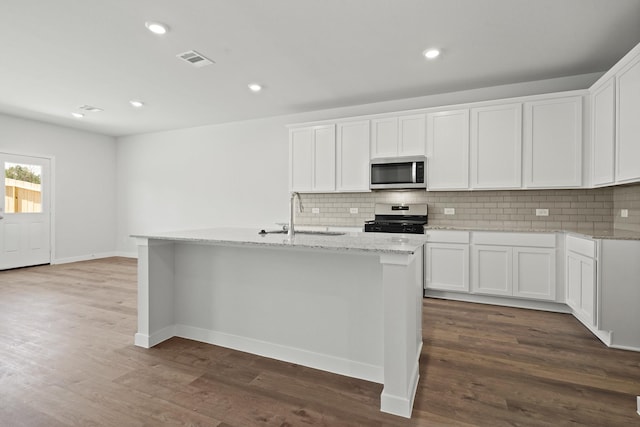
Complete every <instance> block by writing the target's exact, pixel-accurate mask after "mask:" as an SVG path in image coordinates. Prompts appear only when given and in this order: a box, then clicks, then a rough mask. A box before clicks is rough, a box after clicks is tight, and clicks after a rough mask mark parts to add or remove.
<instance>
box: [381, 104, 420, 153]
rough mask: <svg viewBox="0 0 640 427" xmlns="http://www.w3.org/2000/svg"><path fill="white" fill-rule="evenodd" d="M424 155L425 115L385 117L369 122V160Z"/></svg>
mask: <svg viewBox="0 0 640 427" xmlns="http://www.w3.org/2000/svg"><path fill="white" fill-rule="evenodd" d="M424 154H425V115H424V114H413V115H406V116H396V117H386V118H382V119H374V120H372V121H371V158H372V159H374V158H380V157H399V156H420V155H422V156H423V155H424Z"/></svg>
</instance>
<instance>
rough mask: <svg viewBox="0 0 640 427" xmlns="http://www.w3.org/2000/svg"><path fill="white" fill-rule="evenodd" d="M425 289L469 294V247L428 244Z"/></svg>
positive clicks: (463, 245)
mask: <svg viewBox="0 0 640 427" xmlns="http://www.w3.org/2000/svg"><path fill="white" fill-rule="evenodd" d="M426 248H427V250H426V252H425V288H427V289H437V290H444V291H458V292H469V245H465V244H449V243H427V245H426Z"/></svg>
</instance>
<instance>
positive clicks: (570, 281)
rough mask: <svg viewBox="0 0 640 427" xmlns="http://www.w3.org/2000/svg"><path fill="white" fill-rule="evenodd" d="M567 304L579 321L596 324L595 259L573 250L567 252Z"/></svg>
mask: <svg viewBox="0 0 640 427" xmlns="http://www.w3.org/2000/svg"><path fill="white" fill-rule="evenodd" d="M566 283H567V304H568V305H569V307H571V308H572V309H573V311H574V313H575V314H576V316H577V317H578V318H579V319H580V321H581V322H583V323H586V324H588V325H591V326H595V325H596V321H597V318H596V268H595V261H594V260H593V259H591V258H587V257H585V256H583V255H579V254H576V253H574V252H567V266H566Z"/></svg>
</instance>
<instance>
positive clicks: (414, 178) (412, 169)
mask: <svg viewBox="0 0 640 427" xmlns="http://www.w3.org/2000/svg"><path fill="white" fill-rule="evenodd" d="M411 179H412V180H413V181H412V182H413V183H414V184H415V183H416V179H417V177H416V162H412V163H411Z"/></svg>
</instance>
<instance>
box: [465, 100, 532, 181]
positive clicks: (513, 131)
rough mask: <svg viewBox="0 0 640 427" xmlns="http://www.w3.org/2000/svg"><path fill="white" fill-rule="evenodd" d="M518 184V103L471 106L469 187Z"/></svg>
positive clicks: (520, 127) (520, 170)
mask: <svg viewBox="0 0 640 427" xmlns="http://www.w3.org/2000/svg"><path fill="white" fill-rule="evenodd" d="M521 186H522V104H507V105H492V106H489V107H482V108H472V109H471V187H473V188H487V189H490V188H498V189H503V188H520V187H521Z"/></svg>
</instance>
